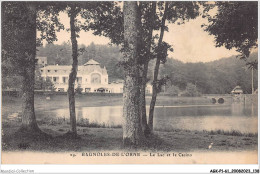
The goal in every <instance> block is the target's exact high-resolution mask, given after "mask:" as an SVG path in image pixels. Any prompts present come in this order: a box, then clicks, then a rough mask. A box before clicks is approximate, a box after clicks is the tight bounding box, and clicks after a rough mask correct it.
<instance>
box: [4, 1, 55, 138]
mask: <svg viewBox="0 0 260 174" xmlns="http://www.w3.org/2000/svg"><path fill="white" fill-rule="evenodd" d="M42 7H43V6H42V4H41V3H38V2H37V3H36V2H3V3H2V43H3V45H2V58H3V62H8V63H10V65H11V66H10V68H11V69H10V71H11V72H12V74H19V75H21V76H22V93H23V94H22V99H23V107H22V126H21V129H20V131H18V132H24V131H25V132H29V133H30V134H31V133H41V131H40V129H39V127H38V125H37V123H36V116H35V112H34V80H35V78H34V77H35V74H34V73H35V63H36V59H35V55H36V29H39V28H40V29H41V30H40V31H41V32H44V31H47V30H48V29H47V26H50V25H52V26H53V27H52V28H51V29H49V30H48V31H50V33H49V32H45V33H44V34H42V35H41V38H40V39H38V41H41V40H43V39H46V40H47V41H48V42H51V41H53V40H54V39H55V37H53V36H54V35H55V29H56V28H55V26H57V25H56V24H57V23H56V21H55V19H56V18H53V19H52V20H51V21H49V22H46V21H45V23H42V22H40V21H39V20H37V19H38V18H37V12H38V11H39V10H42V9H44V11H45V12H46V13H51V12H53V13H54V11H52V10H51V9H47V8H42ZM47 11H48V12H47ZM45 17H46V16H42V17H41V18H42V19H43V18H45ZM38 43H39V42H38ZM10 71H9V72H10Z"/></svg>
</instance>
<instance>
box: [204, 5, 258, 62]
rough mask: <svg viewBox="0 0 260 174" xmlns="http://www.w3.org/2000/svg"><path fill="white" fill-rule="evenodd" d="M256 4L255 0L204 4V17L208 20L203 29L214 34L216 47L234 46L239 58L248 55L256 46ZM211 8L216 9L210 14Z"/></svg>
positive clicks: (228, 47) (229, 47)
mask: <svg viewBox="0 0 260 174" xmlns="http://www.w3.org/2000/svg"><path fill="white" fill-rule="evenodd" d="M257 4H258V2H257V1H247V2H245V1H241V2H240V1H233V2H230V1H228V2H224V1H223V2H222V1H217V2H215V4H214V5H212V4H211V5H208V4H205V5H204V6H206V8H205V10H204V12H205V15H204V17H207V19H208V21H209V24H208V25H204V29H205V31H207V32H209V33H210V34H211V35H214V36H215V42H216V46H217V47H221V46H225V47H226V48H227V49H231V48H236V50H237V51H238V52H240V53H241V58H247V57H249V54H250V51H251V50H252V49H253V48H256V47H257V38H258V27H257V25H258V23H257V20H258V5H257ZM213 8H217V10H218V11H217V13H216V14H215V15H213V16H212V15H210V14H209V12H210V9H213Z"/></svg>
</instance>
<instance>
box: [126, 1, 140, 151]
mask: <svg viewBox="0 0 260 174" xmlns="http://www.w3.org/2000/svg"><path fill="white" fill-rule="evenodd" d="M123 12H124V71H125V75H124V93H123V103H124V104H123V117H124V121H123V143H124V145H126V146H128V145H138V144H140V143H141V141H142V128H141V121H140V110H139V99H140V97H139V95H140V87H139V84H138V82H139V64H138V35H139V28H138V6H137V2H134V1H129V2H128V1H125V2H124V10H123Z"/></svg>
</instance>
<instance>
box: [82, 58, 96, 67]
mask: <svg viewBox="0 0 260 174" xmlns="http://www.w3.org/2000/svg"><path fill="white" fill-rule="evenodd" d="M86 65H99V63H98V62H97V61H95V60H93V59H90V60H89V61H88V62H87V63H85V64H84V66H86Z"/></svg>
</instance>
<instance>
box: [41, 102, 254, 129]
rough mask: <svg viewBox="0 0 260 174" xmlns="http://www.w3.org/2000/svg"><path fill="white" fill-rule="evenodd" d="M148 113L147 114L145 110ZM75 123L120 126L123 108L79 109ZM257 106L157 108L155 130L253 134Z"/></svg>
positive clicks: (62, 113) (61, 112) (58, 114)
mask: <svg viewBox="0 0 260 174" xmlns="http://www.w3.org/2000/svg"><path fill="white" fill-rule="evenodd" d="M147 111H148V110H147ZM76 114H77V120H78V122H80V121H81V120H86V119H87V120H88V121H89V123H99V124H105V125H110V126H111V125H112V126H113V125H120V124H121V123H122V106H101V107H81V108H77V109H76ZM40 117H52V118H63V119H66V120H67V119H69V110H68V109H57V110H53V111H44V113H43V114H40ZM257 122H258V119H257V105H253V104H247V105H244V104H243V103H233V104H231V105H230V104H229V105H225V104H223V105H221V104H215V105H180V106H157V107H156V108H155V113H154V127H155V128H159V129H165V130H167V129H169V130H170V129H185V130H198V131H202V130H208V131H210V130H224V131H232V130H236V131H240V132H242V133H256V132H257V131H258V127H257Z"/></svg>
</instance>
